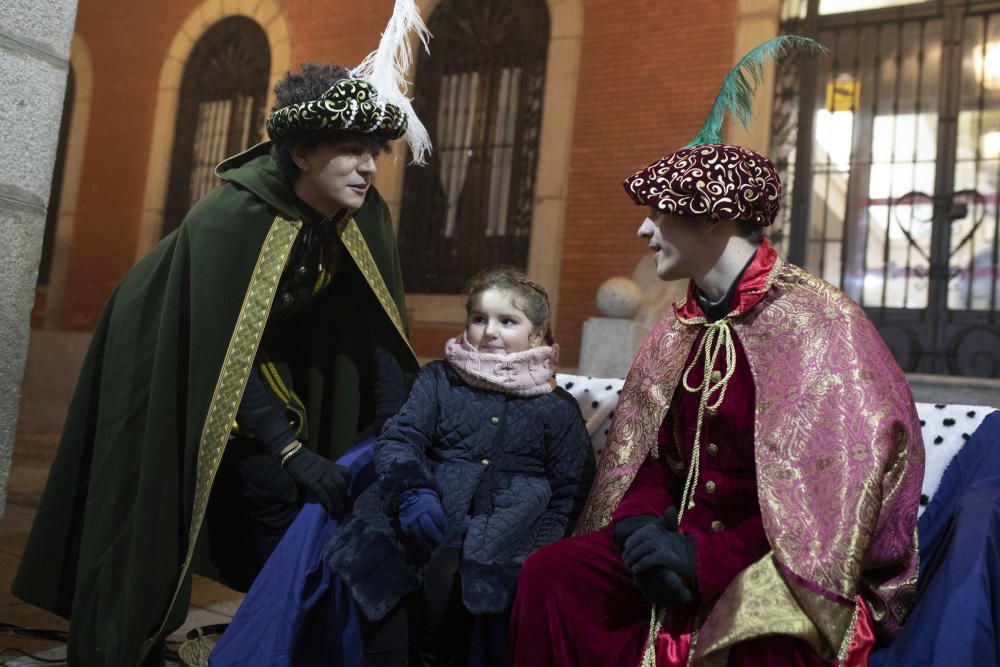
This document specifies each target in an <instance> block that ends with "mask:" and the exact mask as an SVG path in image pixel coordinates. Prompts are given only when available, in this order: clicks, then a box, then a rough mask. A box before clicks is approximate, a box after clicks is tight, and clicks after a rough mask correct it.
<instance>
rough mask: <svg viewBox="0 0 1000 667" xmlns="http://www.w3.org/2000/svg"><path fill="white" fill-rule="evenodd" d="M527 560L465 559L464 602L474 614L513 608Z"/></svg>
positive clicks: (463, 564) (495, 612) (504, 610)
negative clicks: (518, 579) (519, 579)
mask: <svg viewBox="0 0 1000 667" xmlns="http://www.w3.org/2000/svg"><path fill="white" fill-rule="evenodd" d="M523 564H524V561H523V559H522V560H520V561H513V562H512V561H508V562H506V563H479V562H476V561H473V560H468V559H463V560H462V566H461V572H462V602H463V603H464V604H465V608H466V609H468V610H469V611H470V612H472V614H474V615H480V614H503V613H506V612H509V611H510V608H511V606H513V604H514V592H515V591H516V590H517V577H518V575H520V574H521V566H522V565H523Z"/></svg>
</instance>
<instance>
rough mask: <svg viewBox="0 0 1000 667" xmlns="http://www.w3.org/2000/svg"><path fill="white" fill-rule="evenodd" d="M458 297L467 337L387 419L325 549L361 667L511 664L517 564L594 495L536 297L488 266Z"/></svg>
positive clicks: (556, 534)
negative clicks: (360, 486) (342, 586)
mask: <svg viewBox="0 0 1000 667" xmlns="http://www.w3.org/2000/svg"><path fill="white" fill-rule="evenodd" d="M467 294H468V301H467V303H466V311H467V313H468V318H467V320H466V328H465V332H464V334H463V335H461V336H458V337H456V338H454V339H452V340H450V341H448V343H447V344H446V346H445V357H446V361H435V362H432V363H430V364H428V365H426V366H425V367H424V368H423V369H422V370H421V372H420V374H419V376H418V377H417V380H416V382H415V383H414V385H413V390H412V392H411V393H410V396H409V399H408V400H407V401H406V404H405V405H404V406H403V408H402V410H401V411H400V412H399V414H398V415H396V416H395V417H394V418H392V419H390V420H389V421H388V422H387V423H386V425H385V429H384V430H383V432H382V434H381V436H379V438H378V440H377V441H376V443H375V472H376V475H377V481H376V482H375V483H374V484H373V485H372V486H371V487H369V489H368V490H366V491H365V492H364V493H362V494H361V496H360V497H359V498H358V500H357V502H356V503H355V506H354V512H353V516H352V518H351V519H349V520H348V521H347V522H346V523H345V524H344V526H343V527H342V528H341V529H340V530H339V532H338V533H337V535H336V536H335V537H334V538H333V539H332V540H330V542H329V545H328V547H327V551H326V554H325V559H326V562H327V564H328V565H329V566H330V567H331V569H332V571H333V572H335V573H336V574H337V575H338V576H339V577H341V579H342V580H343V581H344V582H345V583H346V585H347V587H348V588H349V590H350V591H351V594H352V596H353V598H354V600H355V601H356V602H357V604H358V606H359V607H360V609H361V611H362V612H363V615H364V616H365V617H366V619H367V620H366V622H364V623H363V635H364V643H365V662H366V664H367V665H368V667H374V666H377V665H405V664H413V665H415V664H459V665H461V664H467V663H469V662H473V663H476V662H494V663H498V662H502V661H505V658H504V655H503V645H504V641H505V639H504V637H505V633H506V619H507V614H508V613H509V610H510V606H511V604H512V602H513V597H514V589H515V585H516V583H517V577H518V573H519V571H520V568H521V565H522V563H523V562H524V559H525V558H526V557H527V556H528V554H530V553H531V552H532V551H534V550H535V549H538V548H539V547H541V546H544V545H546V544H548V543H550V542H553V541H555V540H557V539H559V538H560V537H562V536H564V535H566V534H567V533H568V532H569V531H570V530H571V529H572V524H573V522H574V520H575V517H576V515H577V513H578V511H579V509H580V507H581V505H582V502H583V501H584V500H585V498H586V494H587V492H588V490H589V484H590V480H591V477H592V474H593V452H592V450H591V447H590V440H589V437H588V435H587V431H586V428H585V427H584V424H583V420H582V418H581V416H580V410H579V408H578V406H577V403H576V401H575V400H574V399H573V398H572V397H571V396H570V395H569V394H567V393H566V392H564V391H563V390H562V389H559V388H557V387H556V386H555V379H554V377H553V376H554V372H555V361H556V359H555V349H554V348H553V346H552V337H551V333H550V326H549V324H550V317H549V303H548V296H547V295H546V293H545V290H544V289H542V288H541V287H540V286H539V285H537V284H535V283H533V282H531V281H529V280H528V279H527V278H525V276H524V275H523V274H522V273H520V272H519V271H516V270H513V269H509V268H497V269H492V270H488V271H485V272H483V273H481V274H479V275H478V276H476V277H475V278H473V279H472V281H471V282H470V284H469V286H468V288H467ZM473 636H474V637H475V639H473ZM470 651H471V652H472V653H475V654H476V655H470ZM484 658H485V659H484Z"/></svg>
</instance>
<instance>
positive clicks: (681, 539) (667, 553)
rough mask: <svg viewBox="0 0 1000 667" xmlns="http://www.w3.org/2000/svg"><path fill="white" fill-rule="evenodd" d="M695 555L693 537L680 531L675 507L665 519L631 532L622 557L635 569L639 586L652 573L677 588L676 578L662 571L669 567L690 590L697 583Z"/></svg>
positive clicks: (664, 515) (665, 513) (668, 512)
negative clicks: (684, 581) (686, 583)
mask: <svg viewBox="0 0 1000 667" xmlns="http://www.w3.org/2000/svg"><path fill="white" fill-rule="evenodd" d="M695 554H696V552H695V539H694V537H693V536H691V535H684V534H682V533H679V532H677V510H676V509H674V508H673V507H668V508H667V511H666V512H664V514H663V520H662V521H656V522H653V523H648V524H646V525H645V526H643V527H641V528H639V529H638V530H636V531H635V532H634V533H632V534H631V535H630V536H629V537H628V539H626V540H625V546H624V548H623V549H622V559H623V560H624V561H625V565H627V566H628V568H629V569H630V570H632V575H633V576H634V577H636V582H637V583H639V584H640V588H642V584H643V582H644V581H649V580H650V579H651V578H652V577H651V575H653V574H656V578H658V579H661V580H662V581H661V582H660V583H662V584H664V585H666V586H667V587H668V588H670V589H673V588H675V585H674V584H675V582H673V577H668V576H666V575H664V573H663V572H662V571H661V570H663V569H666V570H669V571H670V572H672V573H673V574H675V575H676V576H678V577H680V579H682V580H686V581H687V582H689V584H690V587H691V589H692V591H690V592H693V589H694V588H695V587H696V586H697V566H696V563H697V561H696V557H695ZM667 580H669V581H667ZM643 592H646V591H645V590H644V591H643ZM690 592H689V594H690ZM676 602H681V600H676Z"/></svg>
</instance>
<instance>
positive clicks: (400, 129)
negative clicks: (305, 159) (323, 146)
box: [267, 78, 407, 140]
mask: <svg viewBox="0 0 1000 667" xmlns="http://www.w3.org/2000/svg"><path fill="white" fill-rule="evenodd" d="M374 98H375V94H374V91H373V90H372V87H371V85H370V84H369V83H368V82H367V81H364V80H362V79H354V78H347V79H341V80H340V81H338V82H337V83H335V84H334V85H333V86H332V87H331V88H330V89H329V90H328V91H326V92H325V93H323V94H322V95H320V97H319V99H317V100H310V101H308V102H300V103H298V104H290V105H288V106H287V107H282V108H280V109H277V110H275V111H274V112H272V113H271V115H270V116H268V117H267V136H269V137H270V138H271V139H272V140H275V139H280V138H282V137H284V136H286V135H288V134H291V133H293V132H297V131H302V130H306V131H316V130H320V131H321V130H345V131H349V132H362V133H364V134H372V135H377V136H381V137H384V138H386V139H399V138H400V137H401V136H403V134H404V133H405V132H406V125H407V123H406V114H405V113H403V110H402V109H400V108H399V107H398V106H396V105H395V104H392V103H386V104H384V105H381V106H380V105H378V104H376V103H375V101H374Z"/></svg>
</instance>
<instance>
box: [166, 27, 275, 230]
mask: <svg viewBox="0 0 1000 667" xmlns="http://www.w3.org/2000/svg"><path fill="white" fill-rule="evenodd" d="M270 70H271V55H270V50H269V48H268V44H267V35H266V34H265V33H264V31H263V30H262V29H261V27H260V26H259V25H257V23H255V22H254V21H253V20H251V19H249V18H246V17H243V16H233V17H229V18H225V19H223V20H221V21H219V22H218V23H216V24H215V25H213V26H212V27H211V28H209V29H208V30H207V31H206V32H205V34H204V35H202V37H201V39H199V40H198V42H197V43H196V44H195V45H194V48H193V49H192V50H191V55H190V57H189V58H188V60H187V63H186V64H185V65H184V77H183V80H182V82H181V90H180V98H179V103H178V107H177V124H176V125H175V129H174V149H173V157H172V159H171V163H170V185H169V187H168V189H167V201H166V206H165V207H164V214H163V234H164V235H166V234H169V233H170V232H171V231H173V230H174V229H176V228H177V226H178V225H179V224H180V223H181V220H183V219H184V215H185V214H186V213H187V211H188V209H189V208H191V205H192V204H194V203H195V202H196V201H198V200H199V199H201V198H202V197H203V196H204V195H205V194H206V193H207V192H208V191H209V190H211V189H212V188H214V187H215V186H216V185H218V184H219V183H218V179H217V178H216V177H215V174H214V170H215V166H216V165H217V164H218V163H219V162H221V161H222V160H223V159H224V158H226V157H228V156H230V155H233V154H234V153H238V152H240V151H241V150H244V149H245V148H248V147H249V146H251V145H253V144H254V143H256V142H257V141H259V140H260V132H261V128H262V126H263V122H264V111H265V109H264V105H265V104H266V101H267V84H268V76H269V73H270Z"/></svg>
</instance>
